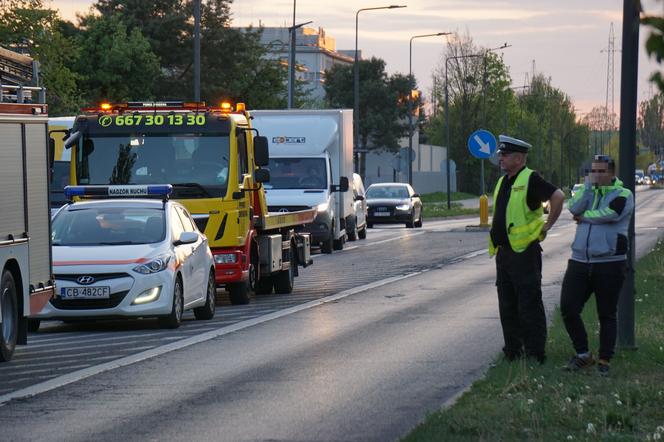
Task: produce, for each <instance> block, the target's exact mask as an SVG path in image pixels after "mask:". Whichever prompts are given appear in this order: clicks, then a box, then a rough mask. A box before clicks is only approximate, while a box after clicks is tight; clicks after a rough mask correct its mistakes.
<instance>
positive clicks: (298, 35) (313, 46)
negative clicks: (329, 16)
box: [261, 27, 355, 100]
mask: <svg viewBox="0 0 664 442" xmlns="http://www.w3.org/2000/svg"><path fill="white" fill-rule="evenodd" d="M289 38H290V36H289V32H288V28H273V27H270V28H267V27H266V28H263V35H262V37H261V44H262V45H263V46H265V47H266V48H267V49H268V56H269V57H270V58H271V59H274V60H279V61H280V62H281V63H283V64H284V65H285V66H288V57H289ZM354 54H355V51H337V49H336V41H335V39H334V38H332V37H329V36H327V35H326V34H325V31H324V30H323V28H318V29H313V28H307V27H301V28H297V29H296V31H295V76H296V78H297V79H298V80H301V81H304V82H306V84H307V85H306V86H305V90H307V91H309V94H310V97H311V98H312V99H314V100H320V99H323V98H325V89H324V87H323V84H324V83H325V71H326V70H327V69H330V68H331V67H332V66H333V65H335V64H345V65H352V64H353V61H354V60H353V57H354Z"/></svg>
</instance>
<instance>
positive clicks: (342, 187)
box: [330, 176, 350, 192]
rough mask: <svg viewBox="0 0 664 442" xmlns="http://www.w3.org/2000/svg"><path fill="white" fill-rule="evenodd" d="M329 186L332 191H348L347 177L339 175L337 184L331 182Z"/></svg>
mask: <svg viewBox="0 0 664 442" xmlns="http://www.w3.org/2000/svg"><path fill="white" fill-rule="evenodd" d="M330 187H331V189H330V190H331V191H332V192H348V189H349V188H350V186H349V184H348V177H345V176H342V177H340V178H339V184H332V186H330Z"/></svg>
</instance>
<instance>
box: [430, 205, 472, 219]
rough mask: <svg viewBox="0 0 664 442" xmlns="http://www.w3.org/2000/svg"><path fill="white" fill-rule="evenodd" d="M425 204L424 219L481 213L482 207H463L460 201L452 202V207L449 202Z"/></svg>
mask: <svg viewBox="0 0 664 442" xmlns="http://www.w3.org/2000/svg"><path fill="white" fill-rule="evenodd" d="M423 206H424V211H423V213H424V219H428V218H446V217H449V216H460V215H477V216H479V214H480V209H470V208H465V207H463V206H462V205H461V204H460V203H452V204H451V205H450V208H449V209H448V208H447V204H426V203H425V204H423Z"/></svg>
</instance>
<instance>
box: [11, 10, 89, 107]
mask: <svg viewBox="0 0 664 442" xmlns="http://www.w3.org/2000/svg"><path fill="white" fill-rule="evenodd" d="M70 26H71V24H70V23H68V22H63V21H61V20H60V19H59V18H58V14H57V11H54V10H52V9H48V8H46V7H45V6H44V3H43V1H41V0H0V41H1V42H2V44H3V45H4V46H7V47H8V48H9V49H13V50H16V51H18V52H22V53H26V54H28V55H30V56H31V57H32V58H33V59H35V60H36V61H38V62H39V63H40V82H41V84H42V85H43V86H44V87H46V101H47V103H48V104H49V113H50V115H53V116H57V115H65V114H71V113H73V112H75V111H76V109H77V108H78V107H79V105H80V93H79V91H78V85H77V82H78V80H79V78H80V77H79V75H78V74H77V73H76V72H75V71H74V70H72V68H71V66H73V65H74V64H75V63H76V60H77V59H78V56H79V51H78V48H77V46H76V44H75V42H74V39H73V38H72V37H70V36H66V35H65V34H64V33H63V32H62V31H63V30H64V29H65V28H70Z"/></svg>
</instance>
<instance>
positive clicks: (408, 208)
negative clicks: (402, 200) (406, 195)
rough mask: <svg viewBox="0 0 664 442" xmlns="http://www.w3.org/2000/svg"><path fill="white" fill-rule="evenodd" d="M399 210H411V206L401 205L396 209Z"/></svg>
mask: <svg viewBox="0 0 664 442" xmlns="http://www.w3.org/2000/svg"><path fill="white" fill-rule="evenodd" d="M396 209H397V210H410V204H400V205H398V206H397V207H396Z"/></svg>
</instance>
